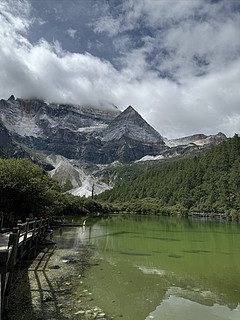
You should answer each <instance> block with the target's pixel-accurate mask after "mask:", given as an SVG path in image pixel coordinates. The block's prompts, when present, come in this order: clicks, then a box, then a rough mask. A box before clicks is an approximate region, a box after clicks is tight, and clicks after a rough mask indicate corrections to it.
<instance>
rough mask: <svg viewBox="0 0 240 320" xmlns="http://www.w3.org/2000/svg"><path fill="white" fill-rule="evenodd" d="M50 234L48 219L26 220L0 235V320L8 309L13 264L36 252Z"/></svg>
mask: <svg viewBox="0 0 240 320" xmlns="http://www.w3.org/2000/svg"><path fill="white" fill-rule="evenodd" d="M48 234H51V232H50V227H49V220H48V219H42V218H40V219H37V218H36V219H34V220H31V221H30V219H27V221H26V222H25V223H22V222H21V221H19V222H18V224H17V227H16V228H13V230H12V231H11V232H6V233H0V290H1V293H0V307H1V310H0V320H1V319H2V312H3V310H4V309H6V308H7V307H8V297H9V293H10V287H11V282H12V277H13V272H14V266H15V264H16V263H17V262H18V261H19V260H21V259H22V258H23V257H24V256H25V255H30V253H31V251H32V250H36V249H37V247H38V244H39V243H41V242H43V241H44V240H45V239H46V236H47V235H48Z"/></svg>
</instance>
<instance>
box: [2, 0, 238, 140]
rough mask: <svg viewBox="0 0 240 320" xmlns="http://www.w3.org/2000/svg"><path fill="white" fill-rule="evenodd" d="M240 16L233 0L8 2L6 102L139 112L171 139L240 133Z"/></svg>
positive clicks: (5, 16) (4, 48) (4, 37)
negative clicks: (15, 98) (38, 100)
mask: <svg viewBox="0 0 240 320" xmlns="http://www.w3.org/2000/svg"><path fill="white" fill-rule="evenodd" d="M239 12H240V6H239V4H238V2H237V1H227V0H222V1H207V0H206V1H205V0H204V1H203V0H201V1H200V0H199V1H198V0H195V1H170V4H169V1H154V0H148V1H146V0H143V1H140V0H139V1H125V0H118V1H114V2H113V1H105V0H99V1H97V2H96V1H93V0H89V1H87V2H85V1H84V2H82V1H76V0H71V1H64V0H63V1H61V2H59V1H55V0H52V1H51V6H50V5H49V3H48V2H47V1H42V2H41V6H39V2H38V1H36V0H31V1H30V0H29V1H26V0H14V1H13V0H3V1H1V3H0V23H1V29H0V44H1V46H0V67H1V73H0V97H2V98H5V99H6V98H8V97H9V96H10V95H11V94H12V93H13V94H15V96H18V97H39V98H43V99H45V100H47V101H51V102H68V103H69V102H70V103H75V104H83V105H92V106H96V107H101V108H102V107H107V108H108V107H110V105H111V104H115V105H117V106H119V108H120V109H124V108H125V107H126V106H127V105H129V104H131V105H133V106H134V107H135V108H136V109H137V110H138V111H139V112H140V113H141V114H142V115H143V117H144V118H146V119H147V121H148V122H149V123H150V124H151V125H152V126H153V127H154V128H156V129H157V130H158V131H160V132H161V134H163V135H166V136H168V137H177V136H183V135H188V134H192V133H196V132H204V133H206V134H211V133H216V132H218V131H223V132H225V133H226V134H228V135H233V134H234V132H240V125H239V123H240V121H239V120H240V110H239V101H240V92H239V88H238V84H239V83H240V73H239V70H240V56H239V52H240V39H239V30H240V15H239ZM79 17H81V19H79ZM54 30H55V31H54ZM54 32H55V33H54ZM49 34H51V37H52V38H49V37H50V36H49Z"/></svg>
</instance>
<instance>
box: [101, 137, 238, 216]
mask: <svg viewBox="0 0 240 320" xmlns="http://www.w3.org/2000/svg"><path fill="white" fill-rule="evenodd" d="M239 191H240V138H239V137H238V135H235V136H234V137H233V138H231V139H228V140H227V141H224V142H222V143H221V144H219V145H217V146H214V147H212V148H211V149H210V150H208V151H206V152H205V153H201V154H195V155H194V156H192V157H189V158H182V159H175V160H169V161H162V162H159V163H158V164H154V165H151V166H149V169H148V170H146V171H145V172H143V173H142V174H140V175H139V176H138V177H136V178H134V179H132V180H131V179H129V181H126V180H123V181H121V180H119V181H118V182H117V183H116V185H115V187H114V188H113V189H111V190H107V191H105V192H104V193H102V194H100V195H98V196H97V199H98V200H99V201H101V203H105V205H106V206H107V207H108V208H110V209H112V210H118V209H119V210H123V211H130V210H133V211H135V212H136V211H137V212H148V213H156V212H162V213H164V212H165V213H166V212H177V213H188V212H208V213H224V214H227V215H230V216H233V217H236V216H238V215H239V212H240V192H239Z"/></svg>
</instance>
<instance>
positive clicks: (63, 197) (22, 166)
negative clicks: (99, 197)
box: [0, 159, 101, 223]
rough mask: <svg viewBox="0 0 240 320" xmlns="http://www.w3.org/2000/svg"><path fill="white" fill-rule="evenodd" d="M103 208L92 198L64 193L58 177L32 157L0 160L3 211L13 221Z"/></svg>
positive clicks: (0, 199) (0, 205)
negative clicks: (29, 158)
mask: <svg viewBox="0 0 240 320" xmlns="http://www.w3.org/2000/svg"><path fill="white" fill-rule="evenodd" d="M100 210H101V207H100V205H99V204H97V203H96V202H94V201H93V200H91V199H86V198H84V197H82V198H81V197H77V196H73V195H71V194H68V193H63V192H62V190H61V187H60V186H59V184H58V182H57V181H56V180H54V179H52V178H51V177H50V176H49V175H48V174H47V172H46V171H45V170H44V169H42V168H41V167H39V166H38V165H36V164H33V163H32V162H30V161H29V160H27V159H0V212H3V213H4V215H5V216H6V218H7V219H8V220H10V223H13V222H14V220H15V219H16V218H20V217H23V218H26V217H28V215H29V213H33V214H34V215H35V216H39V215H41V213H42V212H43V211H46V212H47V213H49V214H51V215H61V214H64V215H66V214H71V215H74V214H78V215H86V214H89V213H94V212H97V211H100Z"/></svg>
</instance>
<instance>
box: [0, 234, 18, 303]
mask: <svg viewBox="0 0 240 320" xmlns="http://www.w3.org/2000/svg"><path fill="white" fill-rule="evenodd" d="M19 234H20V230H19V229H18V228H14V229H13V230H12V233H11V234H10V236H9V242H8V247H9V248H10V247H12V252H11V255H10V257H9V261H8V265H7V271H8V272H9V277H8V282H7V285H6V288H5V297H4V309H7V308H8V298H9V294H10V289H11V283H12V279H13V270H14V266H15V264H16V258H17V251H18V241H19Z"/></svg>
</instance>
